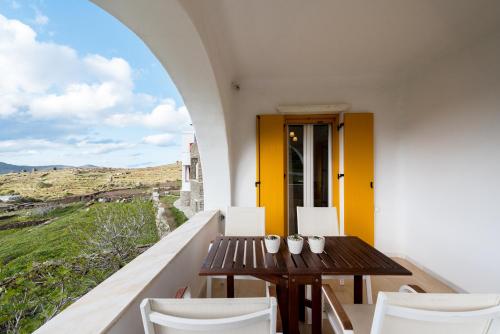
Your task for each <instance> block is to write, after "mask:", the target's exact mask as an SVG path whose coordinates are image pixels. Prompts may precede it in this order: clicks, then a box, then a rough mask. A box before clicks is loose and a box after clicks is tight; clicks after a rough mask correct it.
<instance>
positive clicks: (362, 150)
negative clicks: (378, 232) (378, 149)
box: [343, 113, 374, 245]
mask: <svg viewBox="0 0 500 334" xmlns="http://www.w3.org/2000/svg"><path fill="white" fill-rule="evenodd" d="M343 132H344V175H345V176H344V231H345V234H347V235H353V236H358V237H360V238H361V239H363V240H364V241H366V242H367V243H369V244H371V245H373V244H374V198H373V188H372V186H371V185H372V182H373V114H371V113H347V114H344V130H343Z"/></svg>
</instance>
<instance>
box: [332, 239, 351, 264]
mask: <svg viewBox="0 0 500 334" xmlns="http://www.w3.org/2000/svg"><path fill="white" fill-rule="evenodd" d="M334 240H335V239H333V238H326V240H325V254H326V256H327V257H329V258H331V259H332V260H333V261H334V262H335V264H336V265H335V268H351V267H352V265H351V264H349V262H348V260H347V259H345V258H344V257H343V256H342V254H341V253H340V252H338V251H335V248H336V246H335V241H334ZM327 250H333V251H329V252H327Z"/></svg>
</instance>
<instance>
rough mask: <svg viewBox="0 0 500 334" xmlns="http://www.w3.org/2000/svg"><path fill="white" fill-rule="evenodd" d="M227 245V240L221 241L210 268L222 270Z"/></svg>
mask: <svg viewBox="0 0 500 334" xmlns="http://www.w3.org/2000/svg"><path fill="white" fill-rule="evenodd" d="M228 244H229V239H222V242H221V243H220V246H219V249H218V250H217V255H216V256H215V260H214V262H213V265H212V267H214V268H222V265H223V264H224V258H225V256H226V250H227V246H228Z"/></svg>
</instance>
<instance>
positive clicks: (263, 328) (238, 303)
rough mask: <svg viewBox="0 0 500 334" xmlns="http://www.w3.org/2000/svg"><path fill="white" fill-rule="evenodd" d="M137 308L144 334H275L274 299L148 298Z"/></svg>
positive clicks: (275, 307) (275, 306)
mask: <svg viewBox="0 0 500 334" xmlns="http://www.w3.org/2000/svg"><path fill="white" fill-rule="evenodd" d="M140 307H141V315H142V321H143V325H144V331H145V333H146V334H180V333H182V334H186V333H200V332H205V333H219V334H229V333H241V334H256V333H271V334H273V333H276V315H277V313H276V312H277V304H276V299H275V298H274V297H263V298H206V299H205V298H196V299H154V298H148V299H144V300H143V301H142V303H141V306H140Z"/></svg>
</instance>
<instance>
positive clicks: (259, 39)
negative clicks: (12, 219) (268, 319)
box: [37, 0, 500, 334]
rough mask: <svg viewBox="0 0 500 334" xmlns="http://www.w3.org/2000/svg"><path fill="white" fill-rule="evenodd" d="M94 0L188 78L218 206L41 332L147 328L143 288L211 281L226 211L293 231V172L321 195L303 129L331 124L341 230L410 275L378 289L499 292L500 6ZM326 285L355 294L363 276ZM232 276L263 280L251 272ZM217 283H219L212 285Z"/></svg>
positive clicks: (196, 289)
mask: <svg viewBox="0 0 500 334" xmlns="http://www.w3.org/2000/svg"><path fill="white" fill-rule="evenodd" d="M94 2H95V3H96V4H97V5H99V6H101V7H102V8H103V9H104V10H106V11H107V12H109V13H111V14H112V15H114V16H115V17H116V18H118V19H119V20H120V21H122V22H123V23H124V24H126V25H127V26H128V27H129V28H130V29H131V30H133V31H134V32H136V33H137V35H138V36H140V37H141V38H142V39H143V41H144V42H145V43H146V44H147V45H148V47H150V48H151V50H152V51H153V52H154V53H155V54H156V55H157V56H158V59H159V60H160V61H161V62H162V64H163V65H164V66H165V68H166V69H167V70H168V72H169V74H170V75H171V77H172V79H173V80H174V81H175V83H176V85H177V87H178V89H179V91H180V92H181V94H182V96H183V98H184V100H185V103H186V106H187V108H188V109H189V111H190V114H191V117H192V121H193V125H194V127H195V130H196V134H197V140H198V143H199V153H200V158H201V161H202V162H203V166H202V169H203V173H202V174H203V178H204V183H203V191H204V196H205V198H204V208H205V210H207V211H205V212H202V213H200V214H197V215H196V216H194V217H193V218H192V219H191V220H190V221H189V222H188V223H186V224H185V225H183V226H182V227H181V228H179V229H178V230H176V231H174V232H173V233H172V234H170V235H168V236H167V237H165V238H164V239H162V240H161V241H160V242H159V243H158V244H156V245H155V246H153V247H152V248H151V249H149V250H148V251H147V252H145V253H143V254H142V255H140V256H139V257H138V258H136V259H135V260H134V261H132V262H131V263H130V264H129V265H127V266H126V267H125V268H123V269H122V270H120V271H119V272H117V273H116V274H114V275H113V276H112V277H110V278H109V279H108V280H106V281H105V282H103V283H102V284H101V285H99V286H98V287H97V288H95V289H94V290H92V291H91V292H90V293H88V294H87V295H85V296H84V297H82V298H81V299H80V300H78V301H77V302H75V303H74V304H73V305H72V306H70V307H69V308H68V309H67V310H65V311H63V312H62V313H61V314H59V315H58V316H56V317H55V318H54V319H52V320H51V321H49V322H48V323H47V324H45V325H44V326H43V327H42V328H40V329H39V330H38V331H37V333H51V334H52V333H67V332H72V333H140V332H141V331H142V323H141V319H140V315H139V302H140V301H141V300H142V299H143V298H145V297H159V298H161V297H171V296H173V294H174V293H175V291H176V289H177V288H179V287H181V286H186V285H189V286H190V287H191V289H192V292H193V295H194V296H203V295H204V291H205V290H204V289H205V280H204V278H202V277H200V276H199V275H198V271H199V269H200V266H201V262H202V260H203V258H204V257H205V256H206V254H207V249H208V245H209V243H210V241H211V240H213V239H214V238H215V237H216V236H217V234H218V233H220V232H221V231H222V229H221V228H220V225H221V223H220V216H221V214H220V213H219V212H220V210H225V208H226V207H228V206H241V207H243V206H245V207H250V206H262V207H266V214H268V216H267V217H266V224H267V226H266V233H275V234H280V235H282V236H283V235H286V234H287V233H286V232H287V231H290V230H291V229H290V226H293V222H290V220H289V217H290V216H292V215H291V214H290V212H293V210H289V207H287V205H290V202H289V199H290V198H291V196H289V194H290V193H291V191H290V188H293V187H303V188H302V189H305V187H306V186H304V184H306V182H305V181H304V180H305V179H306V177H303V179H300V178H298V179H299V180H297V182H289V181H290V179H292V177H290V175H292V176H293V175H297V174H299V175H301V176H303V175H306V174H307V175H308V177H309V186H310V187H309V188H307V191H304V193H307V196H306V195H304V196H302V197H301V198H300V200H303V201H304V202H306V201H309V204H311V203H313V202H314V200H315V198H314V196H316V195H315V194H316V193H315V191H314V190H315V189H314V185H313V184H314V177H315V176H314V171H313V169H311V168H310V165H311V162H313V163H314V162H315V161H317V160H315V155H314V154H315V153H314V151H315V150H314V149H311V147H313V146H311V145H309V146H308V144H307V142H309V144H310V143H312V142H314V138H315V137H314V133H315V130H313V129H314V126H316V125H325V124H327V125H328V126H329V128H328V132H327V131H325V132H324V136H323V139H324V138H326V137H328V138H329V140H328V145H331V147H329V148H331V149H326V150H324V152H326V153H325V154H324V155H323V156H328V160H325V159H323V160H319V161H321V162H325V161H326V163H324V166H325V170H327V171H328V173H325V175H327V176H326V177H327V178H329V179H328V180H327V181H326V182H325V183H324V184H323V190H325V189H327V188H328V194H326V195H325V196H324V198H323V199H324V201H327V203H328V205H331V206H335V207H337V208H338V209H339V222H340V224H339V226H340V230H341V232H343V233H345V234H348V235H359V236H361V237H363V238H364V239H365V240H366V241H367V242H369V243H371V244H373V245H374V247H375V248H377V249H378V250H380V251H382V252H383V253H384V254H387V255H391V256H392V257H393V258H395V259H396V260H397V261H398V262H400V263H401V264H403V265H404V266H405V267H406V268H408V269H410V270H411V271H412V272H414V275H413V276H412V277H408V278H405V277H403V278H401V277H400V278H396V277H383V278H379V277H374V278H373V286H374V295H375V293H376V292H377V291H381V290H386V291H387V290H389V291H396V290H397V288H398V287H399V285H401V283H418V284H419V285H421V286H422V287H423V288H425V289H426V290H427V291H429V292H450V291H457V292H476V293H492V292H493V293H499V292H500V286H499V283H498V282H499V281H500V269H499V267H498V266H497V265H495V264H496V263H498V254H500V248H499V245H500V244H499V243H498V235H500V228H499V226H500V224H499V223H498V222H499V221H500V216H499V210H498V209H497V207H498V202H499V200H500V178H499V176H498V171H499V170H500V159H499V157H500V150H499V148H500V145H498V143H499V142H500V112H499V109H500V108H499V106H500V95H499V94H498V92H499V91H500V82H499V80H498V78H499V77H500V66H499V62H498V59H500V43H499V42H498V41H499V40H500V38H499V36H500V25H499V22H500V21H499V20H498V17H499V15H500V6H499V5H498V3H493V2H492V1H487V0H480V1H461V0H460V1H440V2H435V1H390V0H386V1H382V2H376V3H375V2H372V1H361V2H352V1H340V0H339V1H317V2H315V3H314V4H310V5H309V4H308V5H309V6H308V5H304V3H303V2H302V1H285V2H283V1H281V2H280V1H277V2H272V3H270V2H268V1H264V0H262V1H260V0H256V1H252V2H248V1H223V0H221V1H214V2H210V4H208V3H209V2H196V1H182V0H172V1H160V0H154V1H150V2H149V3H148V6H145V5H144V4H143V3H141V2H138V1H132V0H126V1H123V0H111V1H108V0H106V1H104V0H94ZM457 2H458V4H457ZM297 110H298V112H299V113H300V114H299V115H298V114H297ZM256 124H257V125H258V129H257V131H256V127H257V126H256ZM291 126H297V128H294V129H291V128H290V127H291ZM284 129H286V130H284ZM292 130H294V131H292ZM299 131H302V132H301V133H302V134H303V135H302V137H300V136H299V135H297V134H298V133H299ZM292 132H293V133H292ZM327 134H328V136H327ZM306 137H307V138H309V139H305V138H306ZM294 143H296V144H294ZM299 144H302V146H301V147H302V148H304V151H303V152H302V151H300V147H299V146H300V145H299ZM294 145H295V146H294ZM307 147H309V153H306V152H305V151H307V150H308V149H307ZM293 149H296V150H299V153H300V154H299V156H300V157H301V158H305V157H307V159H304V160H307V161H308V163H304V162H303V161H302V163H303V165H304V166H309V169H310V170H309V173H307V172H306V171H305V170H306V169H307V167H304V169H303V170H300V171H299V172H297V171H296V170H292V171H291V173H290V170H288V169H287V168H289V167H290V166H291V165H292V166H293V165H294V163H297V161H299V162H300V160H301V159H295V160H293V159H289V157H290V156H293V152H292V151H293ZM330 155H331V156H330ZM292 160H293V161H292ZM290 162H291V163H290ZM299 167H300V166H299ZM300 173H303V174H300ZM284 176H285V177H284ZM292 181H293V180H292ZM287 182H288V183H287ZM287 192H288V193H287ZM318 193H319V192H318ZM256 195H257V196H256ZM256 197H257V201H256ZM295 204H297V203H292V205H291V206H290V207H292V209H293V206H294V205H295ZM287 229H288V230H287ZM241 284H244V285H241ZM331 284H332V285H333V287H334V290H335V291H336V293H337V295H338V296H339V298H341V299H342V300H343V301H345V302H349V301H350V300H352V297H353V296H352V295H351V294H350V291H351V286H350V284H352V283H350V282H348V281H347V282H346V283H345V285H344V286H340V285H338V283H336V282H331ZM236 289H237V290H236V295H237V296H238V295H240V296H246V295H248V296H250V295H252V296H254V295H259V294H262V293H263V288H262V287H261V286H260V285H259V283H255V282H252V283H241V282H238V283H237V287H236ZM223 291H224V288H223V286H221V282H218V283H216V285H215V294H216V296H219V297H222V296H224V293H223ZM76 323H78V326H75V324H76Z"/></svg>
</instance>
